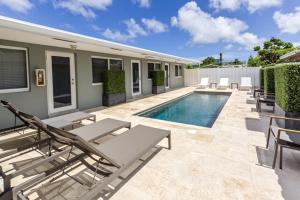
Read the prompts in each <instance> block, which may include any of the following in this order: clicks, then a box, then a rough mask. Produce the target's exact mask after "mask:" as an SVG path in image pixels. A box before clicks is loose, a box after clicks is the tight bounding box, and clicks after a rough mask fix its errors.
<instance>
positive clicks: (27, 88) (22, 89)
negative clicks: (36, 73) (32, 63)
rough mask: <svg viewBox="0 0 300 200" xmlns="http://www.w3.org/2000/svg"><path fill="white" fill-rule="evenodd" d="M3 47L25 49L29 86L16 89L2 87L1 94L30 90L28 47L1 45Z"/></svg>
mask: <svg viewBox="0 0 300 200" xmlns="http://www.w3.org/2000/svg"><path fill="white" fill-rule="evenodd" d="M0 48H2V49H13V50H22V51H25V59H26V78H27V87H26V88H14V89H0V94H6V93H17V92H29V90H30V85H29V84H30V81H29V57H28V49H27V48H25V47H16V46H5V45H0Z"/></svg>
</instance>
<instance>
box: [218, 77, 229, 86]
mask: <svg viewBox="0 0 300 200" xmlns="http://www.w3.org/2000/svg"><path fill="white" fill-rule="evenodd" d="M228 87H229V80H228V78H220V84H219V86H218V88H219V89H226V88H228Z"/></svg>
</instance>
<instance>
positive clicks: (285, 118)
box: [264, 115, 300, 121]
mask: <svg viewBox="0 0 300 200" xmlns="http://www.w3.org/2000/svg"><path fill="white" fill-rule="evenodd" d="M264 116H266V117H270V118H272V119H284V120H292V121H300V118H292V117H283V116H278V115H264Z"/></svg>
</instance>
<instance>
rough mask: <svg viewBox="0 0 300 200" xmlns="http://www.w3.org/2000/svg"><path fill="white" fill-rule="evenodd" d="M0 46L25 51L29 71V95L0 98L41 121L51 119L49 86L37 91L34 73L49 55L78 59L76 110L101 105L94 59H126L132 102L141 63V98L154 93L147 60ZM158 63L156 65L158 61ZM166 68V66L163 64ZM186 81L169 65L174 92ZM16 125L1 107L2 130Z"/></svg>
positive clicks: (17, 44) (57, 49)
mask: <svg viewBox="0 0 300 200" xmlns="http://www.w3.org/2000/svg"><path fill="white" fill-rule="evenodd" d="M0 45H4V46H15V47H24V48H27V49H28V61H29V62H28V64H29V66H28V68H29V83H30V88H29V91H26V92H18V93H5V94H0V99H5V100H7V101H10V102H12V103H13V104H14V105H16V106H17V107H18V108H19V109H20V110H22V111H25V112H28V113H31V114H33V115H36V116H38V117H40V118H42V119H43V118H47V117H48V106H47V105H48V102H47V86H46V87H37V86H36V85H35V83H34V80H35V79H34V70H35V69H37V68H39V69H46V51H47V50H48V51H60V52H72V53H74V55H75V70H76V87H77V88H76V90H77V108H78V109H79V110H85V109H89V108H94V107H98V106H101V105H102V93H103V89H102V85H93V84H92V61H91V57H92V56H101V57H113V58H121V59H123V65H124V70H125V77H126V79H125V86H126V96H127V98H128V99H130V98H132V84H131V60H140V61H141V70H142V71H141V90H142V95H148V94H151V93H152V80H149V79H148V65H147V63H148V61H147V60H145V59H138V58H131V57H122V56H116V55H109V54H102V53H95V52H88V51H72V50H70V49H64V48H56V47H49V46H42V45H35V44H27V43H19V42H12V41H5V40H0ZM156 62H157V61H156ZM162 68H164V63H162ZM183 84H184V83H183V78H175V68H174V63H170V86H171V88H176V87H181V86H183ZM13 125H14V116H13V115H12V114H11V113H10V112H9V111H7V110H6V109H4V108H2V107H0V129H3V128H8V127H11V126H13Z"/></svg>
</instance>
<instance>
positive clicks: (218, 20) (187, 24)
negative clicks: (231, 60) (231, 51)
mask: <svg viewBox="0 0 300 200" xmlns="http://www.w3.org/2000/svg"><path fill="white" fill-rule="evenodd" d="M171 24H172V26H175V27H178V28H180V29H182V30H184V31H187V32H188V33H189V34H190V36H191V40H192V42H193V43H196V44H206V43H217V42H220V41H222V42H230V43H232V42H233V43H238V44H240V45H243V46H245V47H246V48H252V47H253V46H254V45H257V44H259V43H260V42H261V39H259V38H258V36H256V35H254V34H253V33H249V32H246V30H247V29H248V25H247V24H246V23H245V22H243V21H241V20H238V19H235V18H227V17H222V16H220V17H212V16H211V15H210V14H208V13H206V12H204V11H202V10H201V8H200V7H199V6H198V5H197V3H196V2H195V1H191V2H188V3H186V4H185V5H184V6H183V7H181V8H180V9H179V11H178V16H177V17H172V18H171Z"/></svg>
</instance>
